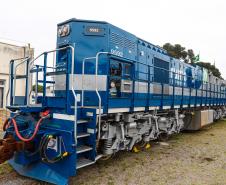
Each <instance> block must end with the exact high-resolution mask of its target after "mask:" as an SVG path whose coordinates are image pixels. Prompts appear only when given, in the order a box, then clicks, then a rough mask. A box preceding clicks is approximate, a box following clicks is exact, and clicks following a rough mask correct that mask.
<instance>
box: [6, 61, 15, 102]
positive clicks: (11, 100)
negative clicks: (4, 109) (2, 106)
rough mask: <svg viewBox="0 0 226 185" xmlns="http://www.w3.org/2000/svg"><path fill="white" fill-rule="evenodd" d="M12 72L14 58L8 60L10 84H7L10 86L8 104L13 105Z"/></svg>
mask: <svg viewBox="0 0 226 185" xmlns="http://www.w3.org/2000/svg"><path fill="white" fill-rule="evenodd" d="M13 72H14V60H11V61H10V86H9V88H10V106H11V105H13V92H14V78H13ZM7 98H8V97H7Z"/></svg>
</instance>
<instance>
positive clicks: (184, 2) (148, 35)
mask: <svg viewBox="0 0 226 185" xmlns="http://www.w3.org/2000/svg"><path fill="white" fill-rule="evenodd" d="M70 18H78V19H89V20H101V21H107V22H109V23H112V24H114V25H116V26H118V27H120V28H122V29H124V30H126V31H128V32H131V33H133V34H135V35H136V36H138V37H140V38H142V39H144V40H147V41H149V42H151V43H153V44H155V45H159V46H162V45H163V44H164V43H166V42H170V43H172V44H181V45H182V46H184V47H186V49H193V50H194V51H195V53H196V54H198V53H200V60H201V61H204V62H211V63H212V64H213V63H214V61H215V64H216V67H218V68H219V69H220V71H221V73H222V76H223V77H224V78H226V70H225V69H226V1H225V0H114V1H108V0H89V1H88V0H49V1H48V0H20V1H18V0H7V1H2V2H1V5H0V41H1V40H2V41H5V40H9V39H10V40H13V41H10V42H14V43H18V44H20V45H24V44H26V43H30V44H31V46H32V47H34V48H35V55H38V54H40V53H41V52H43V51H46V50H50V49H53V48H55V44H56V30H57V23H60V22H62V21H65V20H67V19H70Z"/></svg>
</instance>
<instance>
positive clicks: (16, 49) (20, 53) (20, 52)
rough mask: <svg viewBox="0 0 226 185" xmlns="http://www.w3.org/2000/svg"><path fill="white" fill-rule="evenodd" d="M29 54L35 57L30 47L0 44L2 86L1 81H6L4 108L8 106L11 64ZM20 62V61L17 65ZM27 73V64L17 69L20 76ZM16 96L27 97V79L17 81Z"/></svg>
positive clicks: (0, 79)
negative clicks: (12, 61) (7, 95)
mask: <svg viewBox="0 0 226 185" xmlns="http://www.w3.org/2000/svg"><path fill="white" fill-rule="evenodd" d="M29 54H30V55H31V56H32V57H33V56H34V49H30V48H29V47H28V46H25V47H22V46H16V45H11V44H7V43H2V42H0V84H1V81H4V92H3V94H4V98H3V108H4V107H5V106H6V94H7V91H8V89H9V62H10V60H12V59H16V58H22V57H25V56H28V55H29ZM19 62H20V61H18V62H17V63H19ZM25 72H26V66H25V64H24V65H21V66H20V67H19V68H18V69H17V74H19V75H24V74H25ZM0 86H2V85H0ZM15 94H16V96H24V95H25V79H20V80H17V83H16V91H15ZM0 101H1V100H0ZM0 108H1V107H0Z"/></svg>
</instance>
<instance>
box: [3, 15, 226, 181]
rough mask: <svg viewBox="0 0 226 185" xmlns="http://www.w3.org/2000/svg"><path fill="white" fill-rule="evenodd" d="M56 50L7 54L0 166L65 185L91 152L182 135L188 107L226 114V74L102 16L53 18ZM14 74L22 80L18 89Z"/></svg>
mask: <svg viewBox="0 0 226 185" xmlns="http://www.w3.org/2000/svg"><path fill="white" fill-rule="evenodd" d="M56 48H57V49H55V50H52V51H47V52H44V53H42V54H41V55H39V56H38V57H36V58H35V59H31V58H30V57H29V56H28V57H26V58H23V59H13V60H11V61H10V89H9V93H8V95H9V96H8V97H9V98H8V99H9V105H8V106H7V108H8V110H10V112H11V117H10V118H9V119H8V120H7V121H6V122H5V124H4V128H3V129H4V130H5V136H4V139H2V140H0V163H2V162H4V161H6V160H8V161H9V163H10V164H11V165H12V167H13V168H14V169H15V170H16V171H17V172H18V173H19V174H21V175H23V176H28V177H31V178H35V179H38V180H42V181H46V182H50V183H53V184H59V185H62V184H68V179H69V177H71V176H74V175H76V171H77V170H78V169H80V168H83V167H85V166H88V165H91V164H94V163H95V162H96V161H97V160H98V159H107V158H109V157H110V156H112V155H113V154H115V153H116V152H118V151H120V150H127V151H130V150H135V151H136V150H137V146H140V147H146V148H148V147H149V142H150V141H151V140H155V139H157V138H165V137H167V136H169V135H171V134H174V133H178V132H180V131H181V130H182V129H184V128H186V127H188V124H190V122H191V120H190V119H189V115H191V113H192V112H193V111H203V110H207V111H208V110H210V109H211V110H212V112H210V113H208V114H210V115H211V116H212V117H213V119H220V118H221V117H222V116H224V114H225V108H224V106H225V103H226V96H225V92H226V91H225V90H226V88H225V84H226V83H225V81H224V80H222V79H219V78H217V77H215V76H213V75H212V74H210V73H209V72H208V71H207V70H206V69H204V68H201V67H199V66H194V65H190V64H187V63H184V62H183V61H180V60H178V59H175V58H172V57H170V56H169V55H168V54H167V52H166V51H165V50H164V49H162V48H161V47H158V46H156V45H153V44H151V43H149V42H147V41H145V40H142V39H140V38H138V37H136V36H135V35H133V34H131V33H128V32H126V31H124V30H122V29H120V28H118V27H115V26H113V25H111V24H109V23H107V22H100V21H89V20H78V19H70V20H67V21H65V22H62V23H60V24H58V26H57V46H56ZM51 54H54V57H53V58H51V57H50V55H51ZM40 59H43V60H42V62H37V61H38V60H40ZM22 64H25V65H26V71H25V74H24V75H21V74H20V75H18V74H17V68H18V66H20V65H22ZM17 80H25V81H26V93H25V95H24V96H17V95H16V94H15V88H16V81H17ZM40 87H42V88H40Z"/></svg>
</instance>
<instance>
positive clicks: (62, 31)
mask: <svg viewBox="0 0 226 185" xmlns="http://www.w3.org/2000/svg"><path fill="white" fill-rule="evenodd" d="M69 33H70V25H69V24H66V25H63V26H60V27H59V28H58V36H59V37H64V36H67V35H69Z"/></svg>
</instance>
